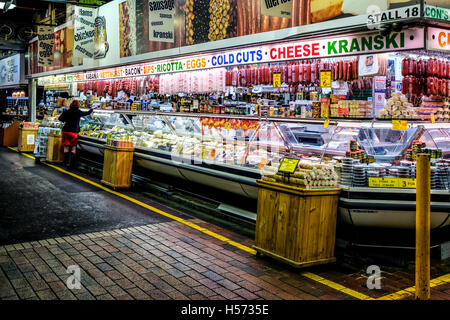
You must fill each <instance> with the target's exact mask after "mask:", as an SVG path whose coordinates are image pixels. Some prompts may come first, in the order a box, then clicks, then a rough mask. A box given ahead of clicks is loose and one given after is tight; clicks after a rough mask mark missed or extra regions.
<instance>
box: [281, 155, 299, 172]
mask: <svg viewBox="0 0 450 320" xmlns="http://www.w3.org/2000/svg"><path fill="white" fill-rule="evenodd" d="M299 161H300V159H297V158H288V157H286V158H283V160H281V163H280V167H279V168H278V172H281V173H289V174H292V173H294V172H295V169H297V165H298V163H299Z"/></svg>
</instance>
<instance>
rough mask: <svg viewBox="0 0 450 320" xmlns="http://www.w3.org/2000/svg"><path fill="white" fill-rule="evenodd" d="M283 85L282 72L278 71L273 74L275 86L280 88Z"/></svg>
mask: <svg viewBox="0 0 450 320" xmlns="http://www.w3.org/2000/svg"><path fill="white" fill-rule="evenodd" d="M280 86H281V73H279V72H276V73H274V74H273V87H274V88H279V87H280Z"/></svg>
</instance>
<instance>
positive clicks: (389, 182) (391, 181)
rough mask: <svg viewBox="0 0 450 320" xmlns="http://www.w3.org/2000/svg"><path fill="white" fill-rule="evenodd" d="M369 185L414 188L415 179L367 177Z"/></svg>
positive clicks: (371, 186) (372, 186) (373, 186)
mask: <svg viewBox="0 0 450 320" xmlns="http://www.w3.org/2000/svg"><path fill="white" fill-rule="evenodd" d="M369 187H370V188H404V189H414V188H416V179H411V178H377V177H369Z"/></svg>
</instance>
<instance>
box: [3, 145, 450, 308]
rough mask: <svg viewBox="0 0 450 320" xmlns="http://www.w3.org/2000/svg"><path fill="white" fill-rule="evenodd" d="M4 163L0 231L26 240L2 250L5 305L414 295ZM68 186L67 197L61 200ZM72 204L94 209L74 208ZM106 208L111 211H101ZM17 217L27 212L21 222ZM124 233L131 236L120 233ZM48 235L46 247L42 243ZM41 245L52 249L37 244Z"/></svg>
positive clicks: (48, 172)
mask: <svg viewBox="0 0 450 320" xmlns="http://www.w3.org/2000/svg"><path fill="white" fill-rule="evenodd" d="M0 161H1V162H2V164H4V165H3V168H2V169H1V170H2V171H1V174H2V177H3V179H2V181H1V182H0V186H1V189H0V190H1V193H0V194H1V196H0V197H1V199H0V201H2V202H1V203H2V204H3V203H7V204H8V205H9V206H15V207H11V208H9V207H6V206H2V214H1V219H2V221H1V226H2V227H1V228H4V229H8V230H9V228H12V230H16V231H11V232H15V237H17V238H19V239H20V238H22V237H26V238H27V240H23V239H22V240H21V241H16V242H14V244H9V245H4V246H0V299H83V300H84V299H158V300H160V299H192V300H194V299H251V300H253V299H327V300H329V299H338V300H339V299H357V298H359V299H365V298H369V297H373V298H379V297H382V296H384V295H386V294H392V293H395V292H396V291H398V290H401V289H405V288H408V287H410V286H411V281H409V279H407V277H406V276H403V277H400V276H399V275H398V274H395V276H396V277H397V278H393V277H391V276H390V275H389V276H387V277H384V278H383V283H384V282H387V281H388V280H389V287H387V286H386V287H384V288H383V291H380V292H376V291H373V290H372V291H370V290H368V289H367V288H366V287H365V284H366V280H367V275H365V273H364V271H355V270H349V269H347V270H346V269H345V268H344V267H342V266H339V265H327V266H321V267H316V268H309V269H306V270H301V271H298V270H292V269H290V268H288V267H287V266H285V265H282V264H279V263H277V262H274V261H271V260H266V259H261V258H258V257H256V256H255V255H253V254H251V253H249V252H247V251H244V250H241V249H240V248H238V247H237V246H233V245H230V244H229V243H227V242H224V241H222V240H220V239H217V238H215V237H212V236H210V235H208V234H206V233H205V232H203V231H202V230H198V229H195V228H192V227H191V226H189V225H186V224H183V223H180V222H178V221H173V220H170V219H168V218H166V217H163V216H161V215H159V214H157V213H154V212H151V211H149V210H147V209H144V208H142V207H140V206H138V205H135V204H133V203H131V202H129V201H126V200H124V199H121V198H119V197H117V196H114V195H112V194H110V193H107V192H104V191H101V190H100V189H98V188H95V187H93V186H90V185H89V184H87V183H84V182H81V181H79V180H76V179H74V178H72V177H70V176H68V175H64V174H62V173H59V172H58V171H56V170H54V169H52V168H50V167H48V166H35V165H34V162H33V160H32V159H29V158H26V157H23V156H21V155H19V154H18V153H14V152H13V151H10V150H7V149H0ZM7 168H9V170H7ZM14 177H15V178H14ZM63 186H64V188H67V189H65V190H70V191H71V192H69V191H64V192H61V191H60V188H61V187H63ZM99 190H100V191H99ZM19 191H21V192H19ZM56 191H58V192H57V195H56V196H55V197H56V199H53V193H55V192H56ZM74 194H75V195H77V196H79V197H80V198H78V199H77V200H79V201H81V202H82V203H84V204H85V205H86V206H89V207H90V208H92V209H90V210H87V211H83V210H79V209H77V208H76V207H75V208H71V205H73V204H74V203H73V202H70V201H72V200H71V197H72V196H73V195H74ZM128 194H129V195H131V194H132V193H131V192H130V193H128ZM27 199H34V200H33V201H27ZM50 199H52V201H50ZM65 201H69V202H65ZM42 203H44V204H45V206H42V205H40V204H42ZM105 203H108V210H101V206H102V205H105ZM30 204H32V210H31V211H33V212H31V215H30V213H28V212H29V211H30V207H29V205H30ZM42 208H45V210H43V209H42ZM161 209H164V210H168V211H170V213H171V214H177V215H180V216H182V217H183V219H184V220H189V222H191V223H193V224H195V225H196V226H200V227H202V228H205V229H207V230H209V231H211V232H215V233H217V234H219V235H221V236H223V237H226V238H228V239H231V240H234V241H236V242H238V243H241V244H243V245H245V246H247V247H251V245H252V240H251V239H248V238H244V237H242V236H239V235H237V234H234V233H232V232H229V231H227V230H224V229H222V228H220V227H217V226H214V225H211V224H209V223H206V222H203V221H201V220H199V219H193V218H190V217H189V216H187V215H183V213H180V212H178V213H177V212H176V210H169V209H168V208H163V207H161ZM16 210H22V211H16ZM97 211H98V212H97ZM18 212H23V213H24V217H22V216H21V215H20V216H19V215H18V214H17V213H18ZM58 214H60V216H59V219H56V218H57V217H58V216H57V215H58ZM72 216H75V217H78V219H83V221H84V220H86V221H84V222H85V224H83V225H78V227H77V228H73V229H71V228H70V226H72V225H75V226H77V223H79V220H77V219H75V218H74V219H73V220H71V219H72V218H71V217H72ZM146 219H148V220H146ZM50 220H52V221H50ZM109 220H112V221H113V222H110V223H108V222H109ZM128 220H131V221H128ZM3 221H5V223H8V226H9V227H5V226H4V222H3ZM66 221H70V222H69V223H66ZM145 221H147V222H145ZM131 222H132V223H131ZM49 224H50V225H51V226H52V227H51V232H49V231H48V228H49V227H48V225H49ZM66 224H69V227H65V225H66ZM121 224H122V225H127V227H126V228H124V227H119V228H117V227H116V228H114V226H116V225H121ZM131 225H134V226H133V227H129V226H131ZM18 226H21V227H18ZM39 228H41V229H42V230H41V231H39ZM89 228H91V230H95V231H96V232H92V231H88V229H89ZM29 230H30V231H29ZM80 230H83V231H80ZM105 230H106V231H105ZM2 231H3V230H2ZM27 231H29V232H27ZM50 233H52V236H50V237H44V236H43V235H45V234H50ZM3 237H4V239H8V243H12V241H9V238H8V237H7V236H3ZM33 237H35V238H34V239H33ZM44 238H47V240H41V239H44ZM36 240H40V241H36ZM25 241H27V242H25ZM19 242H20V243H19ZM4 243H5V242H4ZM74 265H75V266H79V267H80V271H81V284H82V286H81V288H80V289H72V290H70V289H68V287H67V285H66V281H67V279H68V277H69V275H70V274H68V273H67V268H68V267H69V266H74ZM317 275H320V276H321V277H323V278H324V279H332V281H335V283H336V284H339V283H342V284H343V285H344V286H346V287H340V288H339V286H337V285H333V284H332V283H331V284H330V282H328V283H323V281H322V282H321V280H320V279H319V280H317V279H314V278H315V277H317ZM393 279H399V280H400V281H397V282H395V281H393ZM444 280H445V279H444ZM344 281H345V282H344ZM348 288H350V289H352V290H354V291H351V290H350V291H349V289H348ZM345 291H346V292H347V293H346V292H345ZM449 291H450V281H447V282H445V281H444V282H442V284H441V285H440V286H438V287H436V288H433V290H432V295H433V296H434V298H435V299H449V298H450V292H449ZM359 293H360V294H359Z"/></svg>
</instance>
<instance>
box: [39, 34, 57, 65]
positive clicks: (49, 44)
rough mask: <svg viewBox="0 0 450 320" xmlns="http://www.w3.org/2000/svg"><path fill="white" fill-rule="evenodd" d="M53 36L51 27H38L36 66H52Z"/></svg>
mask: <svg viewBox="0 0 450 320" xmlns="http://www.w3.org/2000/svg"><path fill="white" fill-rule="evenodd" d="M54 39H55V34H54V33H53V27H49V26H38V66H41V67H48V66H52V65H53V42H54Z"/></svg>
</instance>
